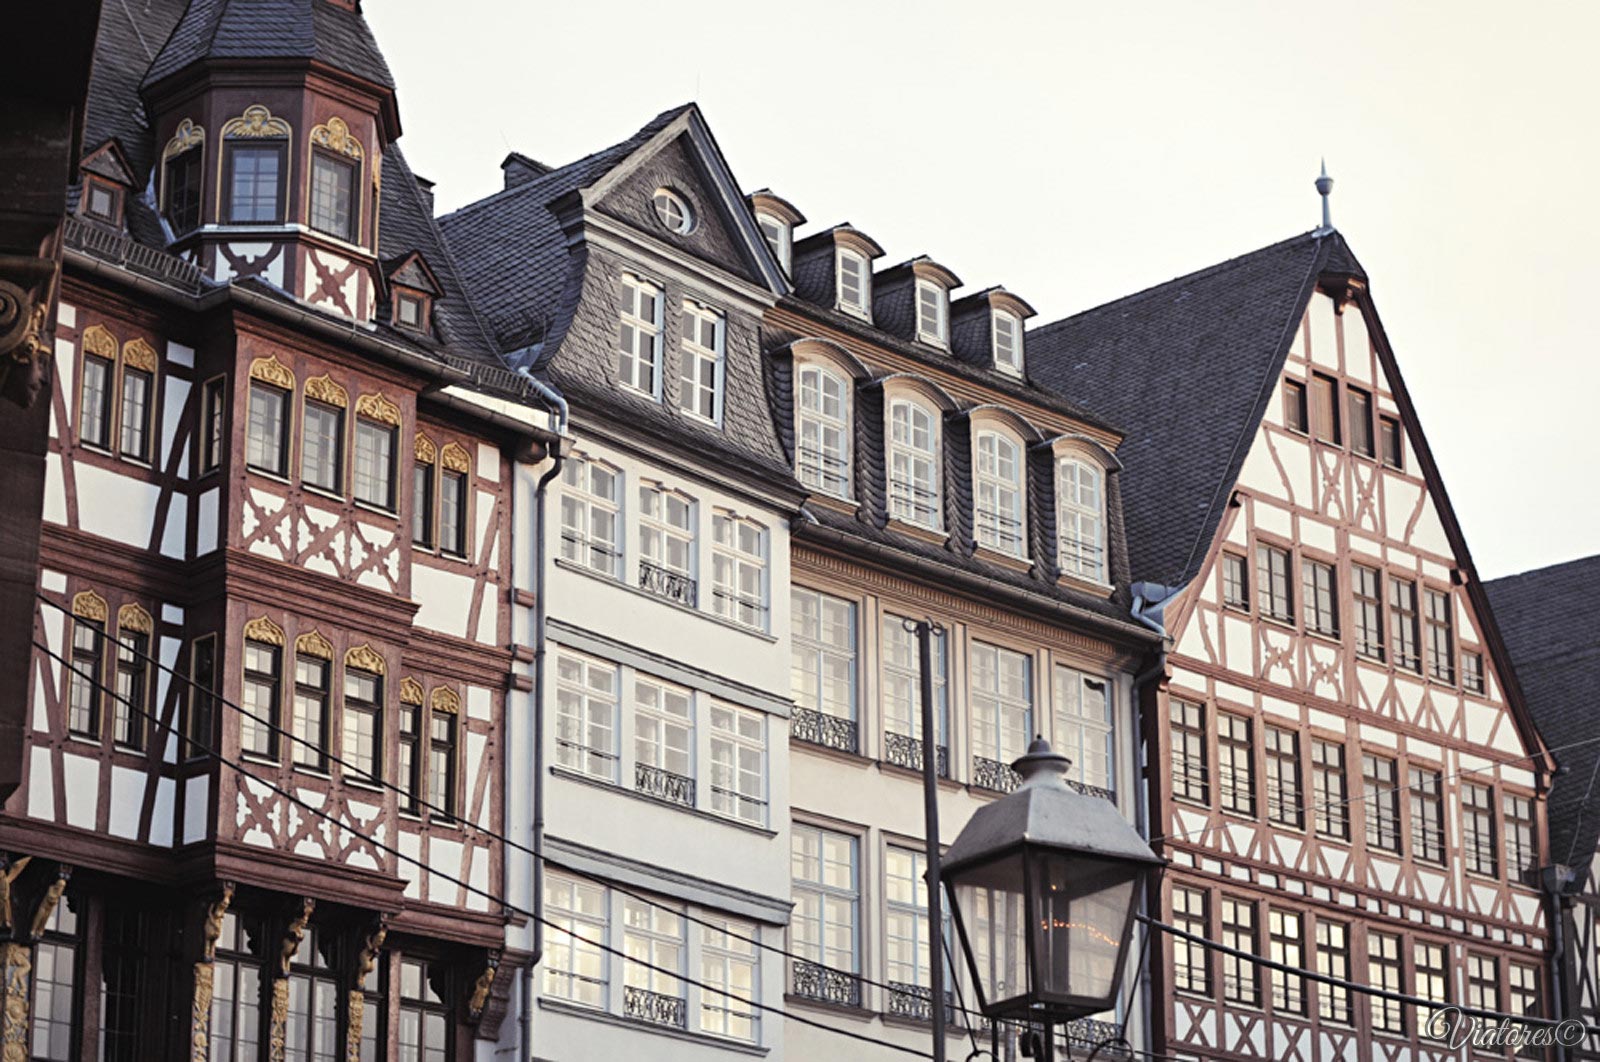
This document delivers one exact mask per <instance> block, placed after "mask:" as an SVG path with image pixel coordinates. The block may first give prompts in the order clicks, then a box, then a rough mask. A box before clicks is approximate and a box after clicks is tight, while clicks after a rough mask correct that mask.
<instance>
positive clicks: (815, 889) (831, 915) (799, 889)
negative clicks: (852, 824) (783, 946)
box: [789, 822, 861, 974]
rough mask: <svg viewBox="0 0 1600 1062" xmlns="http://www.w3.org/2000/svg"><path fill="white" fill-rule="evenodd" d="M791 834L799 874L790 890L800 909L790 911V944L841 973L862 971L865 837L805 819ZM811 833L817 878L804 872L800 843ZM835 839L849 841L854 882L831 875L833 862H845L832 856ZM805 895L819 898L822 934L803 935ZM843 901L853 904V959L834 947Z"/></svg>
mask: <svg viewBox="0 0 1600 1062" xmlns="http://www.w3.org/2000/svg"><path fill="white" fill-rule="evenodd" d="M789 837H790V841H789V843H790V853H791V859H790V867H791V872H792V874H793V877H794V883H793V886H792V888H791V891H790V895H791V896H792V897H793V899H794V911H793V912H792V913H791V914H790V916H789V950H791V951H793V952H794V953H795V954H796V955H798V956H800V957H801V959H802V960H803V961H805V962H809V963H814V964H816V965H818V966H822V967H825V968H827V969H829V970H837V971H839V972H840V973H847V974H859V973H860V972H861V838H859V837H857V836H855V835H854V834H850V833H844V832H842V831H839V830H830V829H827V828H826V827H822V826H813V825H811V824H810V823H805V822H796V823H792V824H791V825H790V827H789ZM808 837H812V838H815V843H816V863H817V876H816V877H814V878H812V877H801V876H800V864H801V861H802V857H801V855H800V853H799V851H798V845H799V844H800V843H801V841H802V840H804V839H805V838H808ZM830 841H831V842H834V843H835V844H838V843H839V842H844V844H845V846H846V851H847V858H848V862H847V864H846V865H847V866H848V868H849V873H850V883H849V884H848V885H838V884H833V883H830V882H829V881H828V880H827V879H828V868H829V866H830V865H832V866H837V865H838V864H839V862H840V861H839V860H837V859H830V858H829V856H828V847H829V842H830ZM804 897H812V898H814V900H815V902H816V924H817V939H816V940H802V939H801V937H800V927H801V922H802V918H803V916H802V914H801V910H802V901H803V898H804ZM841 906H844V907H847V909H848V912H849V929H850V951H849V961H848V964H847V965H840V964H839V963H838V962H837V961H830V960H837V958H839V956H838V949H836V948H831V947H830V946H829V941H830V939H831V938H832V937H833V935H834V934H833V932H831V931H832V930H836V929H838V928H841V926H842V925H843V915H842V914H840V913H836V912H838V911H839V908H840V907H841Z"/></svg>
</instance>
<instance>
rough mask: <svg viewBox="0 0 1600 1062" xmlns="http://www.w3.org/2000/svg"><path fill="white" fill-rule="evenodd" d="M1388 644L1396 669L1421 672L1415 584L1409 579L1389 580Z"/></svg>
mask: <svg viewBox="0 0 1600 1062" xmlns="http://www.w3.org/2000/svg"><path fill="white" fill-rule="evenodd" d="M1389 634H1390V638H1389V644H1390V645H1392V646H1393V647H1394V662H1395V666H1396V667H1403V668H1405V669H1407V670H1408V671H1418V672H1420V671H1421V670H1422V658H1421V657H1420V656H1419V655H1418V654H1417V584H1416V583H1414V582H1411V581H1410V580H1409V579H1395V578H1390V580H1389Z"/></svg>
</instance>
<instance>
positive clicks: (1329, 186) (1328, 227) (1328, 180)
mask: <svg viewBox="0 0 1600 1062" xmlns="http://www.w3.org/2000/svg"><path fill="white" fill-rule="evenodd" d="M1317 194H1318V195H1320V196H1321V197H1322V228H1320V229H1318V230H1317V235H1318V236H1326V235H1327V234H1328V233H1330V232H1332V231H1333V220H1332V217H1331V215H1330V214H1329V213H1328V197H1329V196H1330V195H1332V194H1333V178H1332V177H1329V176H1328V160H1327V159H1326V158H1324V159H1323V160H1322V176H1320V177H1318V178H1317Z"/></svg>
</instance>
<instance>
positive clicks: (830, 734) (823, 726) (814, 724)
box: [789, 708, 861, 752]
mask: <svg viewBox="0 0 1600 1062" xmlns="http://www.w3.org/2000/svg"><path fill="white" fill-rule="evenodd" d="M789 734H790V735H791V736H792V737H793V738H794V739H795V740H796V741H804V742H807V743H808V744H811V745H821V746H822V747H823V748H829V749H839V750H841V751H843V752H855V751H857V750H858V749H860V748H861V743H860V741H859V740H858V739H857V735H856V723H855V720H854V719H841V718H839V717H838V716H836V715H829V714H828V713H826V712H819V711H816V710H814V709H811V708H796V709H795V710H794V715H793V716H792V717H791V718H790V720H789Z"/></svg>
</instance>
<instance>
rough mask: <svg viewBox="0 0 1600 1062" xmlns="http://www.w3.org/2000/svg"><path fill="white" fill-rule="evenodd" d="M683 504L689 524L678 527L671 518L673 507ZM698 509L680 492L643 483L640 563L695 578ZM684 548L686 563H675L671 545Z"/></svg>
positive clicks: (640, 492)
mask: <svg viewBox="0 0 1600 1062" xmlns="http://www.w3.org/2000/svg"><path fill="white" fill-rule="evenodd" d="M674 501H677V502H680V503H682V505H683V509H684V519H685V521H686V522H685V523H683V524H681V525H680V524H675V523H673V522H672V518H671V516H670V511H671V510H670V508H669V506H670V504H671V503H672V502H674ZM697 510H698V506H697V505H696V503H695V500H694V499H693V498H691V497H690V496H689V495H687V494H685V493H683V492H682V491H680V490H673V489H672V488H670V487H667V486H665V485H663V484H660V483H650V482H645V483H641V484H639V560H640V561H641V562H643V561H648V562H649V563H651V564H653V565H655V566H656V567H657V568H660V569H662V570H663V571H669V572H675V573H677V574H678V575H682V576H684V577H685V578H687V579H691V580H692V579H693V578H694V577H695V574H694V573H695V561H696V560H697V559H698V557H697V552H698V551H697V549H696V547H695V539H696V537H697V535H696V532H697V531H698V529H699V520H698V512H697ZM673 542H675V543H678V544H679V545H681V546H682V547H683V555H684V563H683V564H681V565H679V564H674V563H673V562H672V560H671V558H670V556H669V554H670V552H671V551H670V550H669V549H668V548H667V546H668V544H669V543H673Z"/></svg>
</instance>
